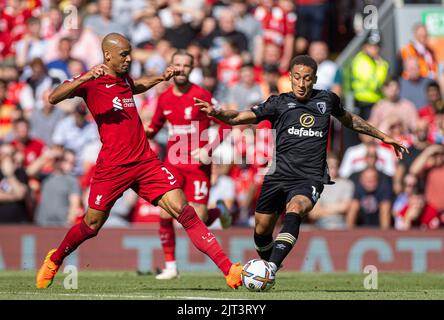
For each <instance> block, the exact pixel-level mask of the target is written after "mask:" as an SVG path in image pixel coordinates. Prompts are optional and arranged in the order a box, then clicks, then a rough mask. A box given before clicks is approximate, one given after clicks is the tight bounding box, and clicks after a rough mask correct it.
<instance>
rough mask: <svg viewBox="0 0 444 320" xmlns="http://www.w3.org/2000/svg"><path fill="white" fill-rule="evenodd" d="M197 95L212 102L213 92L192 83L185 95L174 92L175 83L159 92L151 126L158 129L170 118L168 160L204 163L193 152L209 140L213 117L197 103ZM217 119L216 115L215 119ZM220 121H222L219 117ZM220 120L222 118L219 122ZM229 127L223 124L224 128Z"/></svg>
mask: <svg viewBox="0 0 444 320" xmlns="http://www.w3.org/2000/svg"><path fill="white" fill-rule="evenodd" d="M194 97H196V98H199V99H201V100H204V101H208V102H210V103H211V99H212V96H211V93H210V92H208V91H207V90H205V89H203V88H201V87H199V86H197V85H195V84H192V85H191V87H190V89H189V90H188V91H187V92H186V93H184V94H183V95H181V96H176V95H175V94H174V93H173V86H171V87H169V88H168V89H167V90H166V91H165V92H163V93H162V94H161V95H160V96H159V100H158V103H157V108H156V111H155V112H154V115H153V118H152V120H151V124H150V128H152V129H153V130H154V132H155V133H157V132H158V131H159V130H160V129H161V128H162V127H163V125H164V123H165V122H166V121H168V144H167V157H166V161H168V162H170V163H171V164H173V165H176V166H177V165H179V166H180V165H185V166H189V165H191V166H200V164H199V163H198V162H196V160H194V159H192V157H191V154H190V152H191V151H192V150H194V149H197V148H202V147H204V146H206V145H207V144H208V131H207V129H208V128H209V127H210V124H211V120H212V118H209V117H208V116H207V115H206V113H204V112H203V111H201V110H200V109H199V107H197V106H195V105H194ZM213 120H214V119H213ZM217 122H218V121H217ZM218 123H219V124H220V122H218ZM226 128H229V127H228V126H226V125H223V124H221V125H220V127H219V129H220V130H219V139H220V138H221V137H222V133H221V129H222V130H223V129H226Z"/></svg>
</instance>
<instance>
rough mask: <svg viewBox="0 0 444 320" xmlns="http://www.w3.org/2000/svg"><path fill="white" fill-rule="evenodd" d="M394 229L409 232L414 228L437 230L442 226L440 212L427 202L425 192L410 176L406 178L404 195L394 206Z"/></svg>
mask: <svg viewBox="0 0 444 320" xmlns="http://www.w3.org/2000/svg"><path fill="white" fill-rule="evenodd" d="M393 217H394V227H395V229H397V230H409V229H411V228H413V227H420V228H424V229H437V228H438V227H439V226H440V220H439V211H438V210H436V209H435V208H433V207H432V206H430V205H429V204H428V203H426V202H425V199H424V192H423V190H422V188H420V187H419V186H418V181H417V178H416V177H415V176H414V175H411V174H408V175H406V176H405V178H404V190H403V193H401V194H400V195H398V197H397V198H396V200H395V202H394V204H393Z"/></svg>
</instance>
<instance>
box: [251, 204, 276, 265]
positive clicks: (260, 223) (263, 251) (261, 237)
mask: <svg viewBox="0 0 444 320" xmlns="http://www.w3.org/2000/svg"><path fill="white" fill-rule="evenodd" d="M278 218H279V215H278V214H276V213H275V212H269V213H263V212H257V211H256V212H255V213H254V220H255V227H254V244H255V247H256V252H257V254H258V255H259V257H260V258H261V259H262V260H265V261H269V260H270V256H271V252H272V251H273V245H274V241H273V230H274V227H275V225H276V221H277V219H278Z"/></svg>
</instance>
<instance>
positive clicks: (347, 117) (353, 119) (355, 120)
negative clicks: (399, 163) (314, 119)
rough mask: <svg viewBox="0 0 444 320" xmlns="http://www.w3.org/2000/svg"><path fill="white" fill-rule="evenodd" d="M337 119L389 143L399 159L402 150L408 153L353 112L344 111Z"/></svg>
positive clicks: (345, 124)
mask: <svg viewBox="0 0 444 320" xmlns="http://www.w3.org/2000/svg"><path fill="white" fill-rule="evenodd" d="M338 120H339V121H340V122H341V123H342V124H343V125H344V127H347V128H349V129H351V130H354V131H356V132H359V133H363V134H366V135H369V136H372V137H375V138H377V139H379V140H381V141H382V142H384V143H386V144H389V145H391V146H392V147H393V149H395V153H396V156H397V157H398V158H400V159H402V153H403V152H407V153H408V151H407V148H406V147H405V146H404V145H403V144H402V143H400V142H399V141H396V140H395V139H393V138H392V137H390V136H388V135H386V134H385V133H384V132H382V131H380V130H378V129H376V128H375V127H373V126H372V125H371V124H370V123H368V122H367V121H365V120H364V119H362V118H361V117H360V116H358V115H356V114H354V113H351V112H347V111H346V112H345V114H344V115H343V116H342V117H338Z"/></svg>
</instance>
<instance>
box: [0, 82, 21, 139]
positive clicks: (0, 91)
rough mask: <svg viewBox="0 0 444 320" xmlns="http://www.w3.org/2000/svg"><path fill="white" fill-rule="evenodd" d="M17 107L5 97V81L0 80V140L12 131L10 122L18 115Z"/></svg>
mask: <svg viewBox="0 0 444 320" xmlns="http://www.w3.org/2000/svg"><path fill="white" fill-rule="evenodd" d="M18 114H19V112H18V107H17V105H16V104H14V103H12V101H11V100H9V99H8V98H7V84H6V81H4V80H0V124H1V126H0V142H1V141H2V140H3V139H4V138H5V137H6V136H8V135H9V134H11V132H12V123H13V121H14V119H15V118H16V117H17V116H18Z"/></svg>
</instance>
